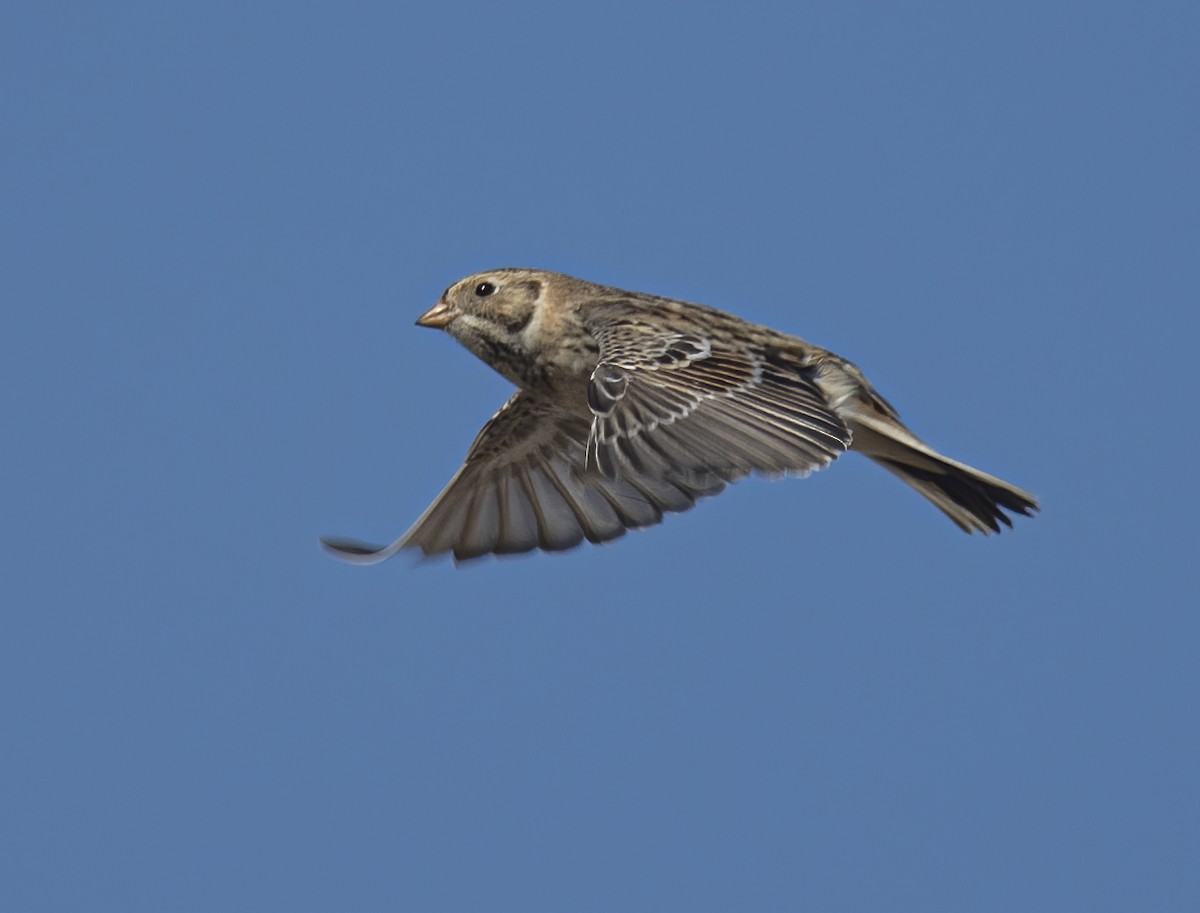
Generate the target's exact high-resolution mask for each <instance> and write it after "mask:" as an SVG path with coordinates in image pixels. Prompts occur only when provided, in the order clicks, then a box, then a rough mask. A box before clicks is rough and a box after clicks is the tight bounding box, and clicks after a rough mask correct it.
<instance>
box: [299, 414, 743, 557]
mask: <svg viewBox="0 0 1200 913" xmlns="http://www.w3.org/2000/svg"><path fill="white" fill-rule="evenodd" d="M587 437H588V421H587V419H586V418H585V417H583V416H575V415H570V414H567V413H563V412H562V411H560V410H557V409H553V408H551V407H548V406H546V405H545V404H544V403H543V402H541V401H540V400H538V398H536V397H534V396H531V395H530V394H528V393H524V392H518V393H516V394H515V395H514V396H513V397H512V398H511V399H510V400H509V401H508V402H507V403H505V404H504V405H503V406H502V407H501V408H500V411H499V412H497V413H496V414H495V415H494V416H493V417H492V419H491V420H490V421H489V422H488V423H487V424H486V425H484V426H483V430H482V431H480V432H479V436H478V437H476V438H475V443H474V444H472V445H471V449H470V452H468V454H467V459H466V462H465V463H464V464H463V467H462V469H460V470H459V471H458V473H457V474H456V475H455V476H454V478H453V479H451V480H450V484H448V485H447V486H446V488H445V490H444V491H443V492H442V493H441V494H440V495H438V497H437V500H435V501H434V502H433V504H432V505H431V506H430V507H429V509H428V510H427V511H425V513H424V514H423V515H422V516H421V518H420V519H419V520H417V522H416V523H415V524H413V527H412V529H410V530H409V531H408V532H407V533H405V534H404V535H403V536H402V537H401V538H400V539H397V540H396V541H395V542H393V543H392V544H391V545H388V546H375V545H368V544H365V543H360V542H353V541H348V540H343V539H322V540H321V542H322V544H323V545H324V546H325V548H326V549H328V550H329V551H330V552H332V553H333V554H335V555H337V556H338V557H341V558H345V559H347V560H350V561H357V562H361V563H368V564H370V563H374V562H377V561H382V560H384V559H385V558H389V557H391V556H392V555H394V554H396V553H397V552H399V551H400V550H401V549H406V548H419V549H421V551H422V552H424V554H425V555H426V556H432V555H440V554H442V553H444V552H453V553H454V558H455V560H458V561H463V560H466V559H469V558H477V557H479V556H481V555H486V554H489V553H495V554H498V555H502V554H515V553H517V552H527V551H532V550H533V549H539V548H540V549H543V550H545V551H562V550H563V549H568V548H572V547H574V546H576V545H578V544H579V543H580V542H582V541H583V540H584V539H587V540H588V541H589V542H607V541H608V540H610V539H615V538H617V537H618V536H621V535H624V533H625V530H627V529H632V528H634V527H639V526H650V525H652V524H655V523H658V522H659V521H661V520H662V518H663V514H665V513H672V512H678V511H684V510H687V509H688V508H690V507H692V506H693V505H694V504H695V503H696V499H697V498H700V497H703V496H706V495H713V494H716V493H717V492H719V491H720V490H721V489H722V488H723V487H724V482H722V480H721V479H719V478H716V477H715V476H702V475H698V474H689V475H687V476H686V478H684V477H682V476H681V477H672V476H657V477H655V478H652V479H644V478H625V479H619V480H617V479H609V478H605V477H604V476H602V475H600V474H599V473H596V472H595V471H589V470H587V469H586V468H585V466H584V460H585V451H586V444H587Z"/></svg>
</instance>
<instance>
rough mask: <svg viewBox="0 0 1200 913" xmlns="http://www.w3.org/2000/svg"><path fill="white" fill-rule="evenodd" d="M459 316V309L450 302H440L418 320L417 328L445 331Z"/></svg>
mask: <svg viewBox="0 0 1200 913" xmlns="http://www.w3.org/2000/svg"><path fill="white" fill-rule="evenodd" d="M457 316H458V309H457V308H455V307H454V305H452V304H451V303H450V302H449V301H444V300H443V301H439V302H438V303H437V304H435V305H434V306H433V307H431V308H430V309H429V310H427V311H426V312H425V313H424V314H422V315H421V316H420V317H418V318H417V326H419V327H431V328H432V329H435V330H440V329H443V328H444V327H447V326H449V325H450V324H451V323H453V321H454V318H455V317H457Z"/></svg>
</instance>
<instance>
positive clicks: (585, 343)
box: [321, 267, 1039, 564]
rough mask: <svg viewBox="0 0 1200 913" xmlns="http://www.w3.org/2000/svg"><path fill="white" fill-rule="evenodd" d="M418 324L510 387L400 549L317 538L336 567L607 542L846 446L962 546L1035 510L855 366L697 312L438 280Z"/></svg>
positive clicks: (525, 273)
mask: <svg viewBox="0 0 1200 913" xmlns="http://www.w3.org/2000/svg"><path fill="white" fill-rule="evenodd" d="M417 325H418V326H421V327H428V328H432V329H438V330H443V331H445V332H447V333H449V334H450V335H451V336H452V337H454V338H455V339H456V340H457V341H458V342H459V343H461V344H462V345H463V346H464V347H466V348H467V349H468V350H469V351H470V352H472V353H473V354H474V355H476V356H477V357H479V358H480V359H481V360H482V361H484V362H485V363H487V364H488V365H490V366H491V367H492V368H494V369H495V370H496V371H498V372H499V373H500V374H501V375H503V376H504V377H505V378H507V379H508V380H509V381H511V382H512V383H513V384H514V385H515V386H516V388H517V389H516V392H515V393H513V395H512V396H511V397H510V398H509V399H508V401H507V402H505V403H504V405H503V406H501V407H500V410H499V411H498V412H497V413H496V414H495V415H494V416H493V417H492V418H491V419H490V420H489V421H488V422H487V423H486V424H485V425H484V426H483V428H482V430H480V432H479V434H478V435H477V437H476V438H475V441H474V443H473V444H472V445H471V447H470V449H469V451H468V453H467V456H466V460H465V462H464V463H463V465H462V467H461V468H460V469H459V471H458V472H457V473H456V474H455V475H454V477H453V478H452V479H451V480H450V482H449V483H448V484H447V485H446V487H445V489H444V490H443V491H442V492H441V494H440V495H438V497H437V498H436V499H435V500H434V502H433V503H432V505H430V507H429V508H428V509H427V510H426V511H425V513H423V514H422V515H421V516H420V518H419V519H418V520H417V521H416V523H414V524H413V526H412V527H411V528H410V529H409V530H408V531H407V532H406V533H405V534H404V535H403V536H401V537H400V538H399V539H397V540H395V541H394V542H392V543H391V544H390V545H373V544H368V543H365V542H360V541H357V540H353V539H342V538H334V537H325V538H323V539H322V540H321V542H322V545H323V546H324V547H325V549H327V550H328V551H329V552H331V553H332V554H334V555H336V556H338V557H340V558H343V559H346V560H348V561H351V562H356V563H362V564H373V563H376V562H379V561H383V560H384V559H387V558H390V557H392V556H393V555H395V554H397V553H399V552H401V551H404V550H413V551H418V552H420V553H422V554H423V555H424V556H425V557H434V556H438V555H444V554H446V553H450V554H452V555H453V558H454V560H455V562H456V563H458V562H463V561H470V560H472V559H475V558H480V557H482V556H485V555H489V554H495V555H508V554H519V553H523V552H530V551H534V550H539V549H540V550H542V551H546V552H558V551H564V550H566V549H570V548H574V547H575V546H577V545H579V544H581V543H582V542H583V541H584V540H587V541H588V542H594V543H601V542H608V541H609V540H612V539H616V538H618V537H620V536H622V535H624V533H625V532H626V531H627V530H629V529H634V528H639V527H646V526H651V525H653V524H656V523H658V522H660V521H661V520H662V519H663V516H664V515H665V514H668V513H678V512H681V511H685V510H688V509H690V508H691V507H693V506H694V505H695V504H696V502H697V501H699V500H700V499H702V498H706V497H710V496H712V495H715V494H717V493H719V492H720V491H722V490H723V489H724V488H725V487H726V486H727V485H729V484H730V483H733V482H736V481H738V480H739V479H742V478H744V477H746V476H748V475H751V474H756V475H761V476H766V477H780V476H805V475H808V474H809V473H810V472H813V471H815V470H818V469H822V468H824V467H825V466H827V465H829V464H830V463H831V462H833V460H834V459H836V458H837V457H838V456H840V455H841V454H843V453H845V452H846V451H848V450H854V451H857V452H858V453H861V454H863V455H865V456H867V457H869V458H870V459H871V460H873V461H874V462H876V463H878V464H879V465H880V466H882V467H884V468H885V469H887V470H889V471H890V472H892V473H893V474H895V475H896V476H898V477H899V478H900V479H901V480H903V481H904V482H907V483H908V484H909V485H910V486H912V487H913V488H914V489H915V490H916V491H917V492H919V493H920V494H921V495H923V496H924V497H925V498H927V499H928V500H929V501H931V502H932V503H933V505H934V506H935V507H937V508H938V509H939V510H940V511H942V513H944V514H945V515H946V516H947V517H949V518H950V520H952V521H953V522H954V523H955V524H956V525H957V526H958V527H959V528H960V529H962V530H964V531H965V532H968V533H974V532H980V533H983V534H985V535H987V534H990V533H998V532H1000V531H1001V529H1002V528H1003V527H1011V526H1012V519H1011V518H1010V516H1009V514H1010V513H1011V514H1014V515H1017V514H1019V515H1024V516H1031V515H1032V514H1033V513H1034V512H1036V511H1037V510H1039V505H1038V502H1037V499H1036V498H1035V497H1034V495H1032V494H1030V493H1029V492H1027V491H1025V490H1023V489H1021V488H1018V487H1017V486H1015V485H1012V484H1010V483H1008V482H1005V481H1003V480H1001V479H999V478H997V477H996V476H992V475H989V474H987V473H985V472H982V471H980V470H978V469H975V468H973V467H971V466H968V465H966V464H965V463H961V462H958V461H957V460H953V459H950V458H949V457H946V456H943V455H942V454H941V453H939V452H938V451H936V450H934V449H933V448H932V447H930V446H929V445H928V444H926V443H925V442H924V441H923V440H921V439H920V438H919V437H917V436H916V435H915V434H914V433H913V432H912V431H910V430H909V429H908V428H907V427H906V426H905V424H904V423H903V422H902V421H901V420H900V415H899V413H898V412H897V411H896V409H895V408H893V407H892V405H891V404H890V403H888V401H887V400H885V399H884V398H883V397H882V396H881V395H880V394H879V393H878V392H877V391H876V390H875V388H874V387H873V386H872V385H871V383H870V382H869V381H868V380H867V378H866V376H865V375H864V374H863V372H862V370H861V369H859V368H858V366H857V365H855V364H854V363H852V362H850V361H848V360H846V359H845V358H842V357H841V356H838V355H835V354H834V353H833V352H830V351H828V350H827V349H823V348H821V347H820V346H817V345H814V344H812V343H810V342H807V341H805V340H803V339H801V338H799V337H797V336H792V335H790V334H787V333H784V332H781V331H778V330H773V329H771V328H769V327H766V326H760V325H757V324H753V323H750V322H748V321H745V320H742V319H741V318H739V317H735V316H734V315H732V314H728V313H725V312H724V311H720V310H717V309H715V308H712V307H708V306H705V305H701V304H694V303H691V302H687V301H680V300H676V299H673V298H667V297H662V296H658V295H650V294H645V293H641V292H630V291H625V290H622V289H618V288H613V287H610V286H606V285H599V284H596V283H593V282H589V281H586V280H583V279H577V278H574V277H572V276H568V275H565V274H562V273H555V272H548V271H545V270H537V269H526V268H511V267H509V268H503V269H495V270H489V271H486V272H482V273H476V274H474V275H472V276H468V277H466V278H465V279H462V280H460V281H458V282H456V283H454V284H453V285H451V286H450V287H449V288H447V289H446V290H445V292H443V294H442V296H441V298H440V299H439V300H438V301H437V303H436V304H434V305H433V307H431V308H430V309H429V310H427V311H426V312H425V313H424V314H422V315H421V316H420V317H419V318H418V319H417Z"/></svg>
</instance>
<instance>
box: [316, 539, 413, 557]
mask: <svg viewBox="0 0 1200 913" xmlns="http://www.w3.org/2000/svg"><path fill="white" fill-rule="evenodd" d="M321 548H323V549H325V551H327V552H329V554H331V555H333V556H334V557H335V558H340V559H341V560H343V561H349V562H351V563H352V564H378V563H379V562H380V561H386V560H387V559H388V558H390V557H392V555H394V554H396V552H397V551H398V550H399V549H398V546H397V545H396V544H395V543H393V544H392V545H375V544H373V543H371V542H360V541H359V540H357V539H341V538H338V537H336V536H322V537H321Z"/></svg>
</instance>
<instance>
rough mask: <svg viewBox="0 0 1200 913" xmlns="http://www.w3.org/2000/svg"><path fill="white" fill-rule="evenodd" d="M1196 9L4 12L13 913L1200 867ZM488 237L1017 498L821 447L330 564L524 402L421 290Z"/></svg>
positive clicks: (5, 538) (767, 900)
mask: <svg viewBox="0 0 1200 913" xmlns="http://www.w3.org/2000/svg"><path fill="white" fill-rule="evenodd" d="M418 6H419V9H418V8H417V7H418ZM1197 25H1200V21H1198V15H1197V13H1196V9H1195V6H1194V4H1185V3H1156V2H1150V3H1139V4H1132V3H1130V4H1106V3H1078V2H1076V3H1061V2H1044V0H1043V2H1038V3H1021V2H1006V3H993V4H963V3H903V4H896V3H843V4H823V5H813V4H800V5H796V4H790V5H786V6H785V5H778V6H771V5H763V6H755V7H747V6H745V5H740V6H734V5H730V6H727V7H720V6H710V7H705V8H698V7H696V6H695V5H682V4H681V5H669V4H621V3H616V4H606V5H604V6H603V7H599V6H593V7H591V8H588V9H579V8H572V7H569V6H563V5H557V4H543V5H531V4H524V5H517V6H511V5H497V4H480V5H471V4H456V3H443V4H419V5H418V4H407V5H404V4H336V5H335V4H329V5H320V4H308V5H303V6H301V5H294V4H269V3H263V4H252V5H249V6H247V5H243V4H224V3H209V4H204V5H196V6H191V7H184V6H182V5H162V4H148V3H147V4H128V3H111V4H69V3H68V4H37V5H34V4H23V5H19V6H16V7H12V8H9V9H7V11H6V12H5V13H4V14H3V27H0V92H2V93H3V94H2V106H3V107H2V109H0V114H2V117H0V137H2V143H0V156H2V157H3V169H2V170H3V174H2V175H0V242H2V248H3V251H4V255H3V262H4V266H3V269H0V296H2V299H3V301H4V316H3V332H2V333H0V379H2V381H3V383H2V384H0V391H2V392H0V396H2V397H3V414H4V416H5V423H6V439H7V446H6V447H5V448H4V467H5V472H4V473H3V482H0V486H2V492H3V505H4V512H3V518H4V522H3V523H2V524H0V537H2V541H0V554H3V556H4V558H3V574H2V576H0V580H2V583H0V602H2V604H3V610H2V612H0V619H2V621H3V628H4V630H3V636H0V726H2V731H3V751H2V752H0V771H2V776H0V910H5V911H7V910H13V911H18V910H19V911H25V913H36V911H59V910H64V911H65V910H83V909H86V910H92V911H108V910H112V911H126V913H128V911H140V910H148V911H159V913H161V911H193V910H194V911H210V910H217V909H219V910H228V911H239V910H246V911H272V910H279V911H309V910H312V911H333V910H356V911H373V910H392V911H396V910H414V911H415V910H420V911H473V910H489V911H509V910H511V911H526V913H528V911H609V910H625V911H673V910H678V911H706V910H730V909H743V910H772V911H774V910H805V909H812V910H838V911H877V910H892V911H904V910H921V911H931V910H955V911H962V910H997V911H1000V910H1004V911H1010V910H1014V909H1020V910H1032V911H1038V910H1047V911H1051V910H1052V911H1063V910H1089V911H1102V910H1130V909H1145V910H1189V909H1195V908H1196V907H1197V904H1200V874H1198V872H1200V870H1198V869H1197V867H1196V864H1195V861H1196V858H1197V855H1198V853H1200V825H1198V824H1197V821H1198V820H1200V816H1198V814H1197V800H1198V799H1200V795H1198V793H1200V788H1198V786H1197V778H1196V773H1195V772H1196V771H1197V770H1200V736H1198V733H1197V725H1196V707H1197V699H1198V698H1200V693H1198V692H1200V687H1198V686H1200V674H1198V672H1197V663H1196V643H1197V636H1198V635H1200V622H1198V620H1197V608H1196V596H1195V590H1196V583H1197V577H1196V573H1195V564H1194V560H1195V559H1194V557H1193V552H1194V549H1195V544H1196V532H1195V523H1194V515H1195V510H1196V507H1197V498H1196V495H1195V491H1194V485H1193V484H1192V482H1191V480H1192V479H1193V477H1194V473H1195V459H1196V453H1197V445H1198V443H1200V441H1198V440H1197V432H1196V428H1195V421H1194V420H1193V417H1194V413H1195V409H1196V407H1195V403H1194V392H1195V389H1196V382H1195V376H1194V370H1193V367H1192V365H1193V363H1194V358H1195V355H1194V352H1195V337H1196V330H1197V321H1196V317H1195V312H1196V307H1197V302H1198V301H1200V270H1198V267H1197V253H1198V252H1200V205H1198V204H1200V198H1198V197H1200V195H1198V194H1197V177H1196V174H1197V172H1196V163H1197V162H1198V161H1200V127H1198V123H1200V122H1198V121H1197V118H1196V111H1197V105H1198V102H1200V98H1198V93H1197V86H1200V73H1197V69H1198V68H1197V64H1196V55H1195V48H1194V35H1195V33H1196V27H1197ZM501 265H528V266H538V267H543V268H548V269H557V270H561V271H565V272H570V273H574V274H577V275H582V276H585V277H587V278H590V279H594V280H596V281H601V282H606V283H609V284H613V285H618V286H623V287H627V288H635V289H641V290H645V291H651V292H655V293H659V294H667V295H673V296H676V297H681V298H688V299H692V300H699V301H703V302H705V303H708V304H712V305H715V306H718V307H723V308H725V309H728V310H731V311H734V312H736V313H738V314H740V315H742V316H745V317H747V318H750V319H753V320H756V321H759V322H763V323H767V324H770V325H773V326H776V327H779V328H780V329H784V330H788V331H791V332H794V333H797V334H799V335H802V336H804V337H806V338H808V339H811V340H813V341H814V342H818V343H820V344H822V345H825V346H827V347H829V348H832V349H834V350H835V351H837V352H839V353H841V354H843V355H845V356H847V357H850V358H852V359H854V360H855V361H857V362H858V363H859V364H861V365H862V366H864V368H865V369H866V370H867V372H868V373H869V375H870V376H871V378H872V380H873V381H874V382H875V384H876V385H877V386H878V387H879V388H880V389H881V390H882V391H883V393H884V394H885V395H886V396H887V397H888V398H889V399H891V400H892V401H893V402H894V403H895V404H896V405H897V406H898V407H899V408H900V410H901V411H902V413H903V414H904V416H905V418H906V420H908V421H909V423H910V424H911V425H912V426H913V427H914V429H916V430H917V431H918V433H920V434H922V435H923V436H925V437H926V438H928V439H929V440H930V441H931V442H932V443H933V444H934V445H936V446H938V447H940V448H942V449H943V450H944V451H945V452H947V453H948V454H950V455H951V456H954V457H957V458H959V459H963V460H966V461H968V462H971V463H973V464H975V465H978V466H980V467H981V468H983V469H985V470H987V471H989V472H993V473H996V474H998V475H1001V476H1003V477H1005V478H1008V479H1011V480H1012V481H1014V482H1016V483H1018V484H1020V485H1023V486H1025V487H1028V488H1029V489H1031V490H1032V491H1034V492H1036V493H1038V494H1039V495H1040V496H1041V498H1042V500H1043V505H1044V513H1043V514H1042V515H1041V516H1039V517H1038V518H1037V519H1036V520H1033V521H1024V520H1022V521H1018V523H1017V528H1016V529H1015V530H1014V531H1013V532H1011V533H1006V534H1005V535H1003V536H1000V537H998V538H991V539H986V540H985V539H983V538H980V537H975V538H968V537H966V536H963V535H962V534H960V533H959V532H958V531H957V530H955V529H954V527H953V526H952V525H951V524H950V523H949V522H947V521H946V520H945V519H944V518H942V517H941V516H940V515H939V514H938V513H937V512H936V511H935V510H934V509H932V508H931V507H930V506H929V505H927V504H926V503H924V502H923V501H922V500H921V499H920V498H919V497H918V496H916V495H915V494H914V493H912V492H911V491H909V490H908V489H906V488H905V487H904V486H903V485H901V484H899V483H898V482H897V481H896V480H895V479H893V478H892V477H891V476H889V475H888V474H887V473H885V472H882V471H880V470H879V469H878V468H877V467H874V466H872V465H870V464H869V463H868V462H867V461H866V460H863V459H861V458H860V457H858V456H855V455H851V456H849V457H847V458H845V459H843V460H839V461H838V463H837V464H835V465H834V466H833V467H831V468H830V469H829V470H828V471H826V472H822V473H820V474H818V475H815V476H813V477H812V478H810V479H808V480H805V481H803V482H800V481H788V482H776V483H768V482H763V481H758V480H750V481H747V482H745V483H742V484H739V485H737V486H735V487H734V488H733V489H732V490H731V491H729V492H728V493H726V494H724V495H722V496H721V497H720V498H717V499H715V500H712V501H709V502H706V503H704V504H703V505H702V506H701V507H700V508H698V509H696V510H695V511H693V512H691V513H688V514H685V515H682V516H677V517H673V518H670V519H669V520H668V521H667V522H666V523H664V524H663V525H662V526H661V527H658V528H656V529H653V530H650V531H645V532H641V533H636V534H631V535H629V536H628V537H626V538H625V539H624V540H623V541H620V542H618V543H616V544H613V545H611V546H608V547H604V548H595V547H593V548H587V549H582V550H578V551H576V552H572V553H570V554H567V555H557V556H537V557H533V558H529V559H516V560H506V561H488V562H483V563H480V564H477V565H474V566H470V567H466V568H460V569H455V568H454V567H453V566H452V565H451V564H449V563H440V564H432V565H426V566H414V565H413V564H412V562H409V561H406V560H403V559H401V560H396V561H393V562H390V563H389V564H386V565H383V566H380V567H374V568H359V567H350V566H347V565H344V564H341V563H338V562H336V561H334V560H332V559H330V558H329V557H328V556H326V555H325V554H323V553H322V552H321V551H320V549H319V548H318V546H317V537H318V536H319V535H322V534H339V535H354V536H361V537H364V538H368V539H377V540H380V541H383V540H387V539H390V538H391V537H393V536H395V535H397V534H399V533H400V532H402V531H403V530H404V529H405V528H406V527H407V526H408V524H409V523H410V522H411V521H412V520H413V519H414V518H415V517H416V516H417V515H418V514H419V513H420V512H421V511H422V510H423V509H424V507H425V506H426V505H427V503H428V502H429V501H430V500H431V498H432V497H433V496H434V495H435V494H436V492H437V491H438V490H439V489H440V487H441V486H442V484H443V483H444V482H445V481H446V480H447V479H448V478H449V476H450V475H451V473H453V472H454V470H455V469H456V468H457V466H458V464H459V461H460V459H461V457H462V456H463V454H464V453H465V451H466V448H467V446H468V445H469V443H470V441H471V439H472V438H473V437H474V435H475V433H476V431H477V429H478V428H479V426H480V425H481V424H482V423H483V422H484V421H485V420H486V419H487V418H488V416H490V415H491V413H492V412H493V411H494V410H495V408H496V407H497V406H498V405H499V404H500V403H501V402H502V401H503V400H504V399H505V397H506V396H507V395H508V388H507V386H506V383H505V382H504V381H503V380H502V379H501V378H500V377H499V376H497V375H495V374H493V373H492V372H491V371H490V370H489V369H488V368H487V367H485V366H484V365H482V364H480V363H478V362H476V361H475V360H474V359H473V358H472V357H471V356H470V355H469V354H468V353H466V352H465V351H464V350H462V349H460V348H458V347H457V346H456V345H455V344H454V343H453V341H452V340H450V339H449V338H446V337H445V336H444V335H439V334H436V333H433V332H430V331H428V330H422V329H419V328H417V327H414V326H413V325H412V324H413V320H414V319H415V318H416V317H417V316H418V315H419V314H420V313H421V312H422V311H423V310H424V309H425V308H427V307H428V306H429V305H430V304H432V303H433V301H434V300H435V299H436V298H437V296H438V295H439V294H440V292H441V290H442V289H443V288H444V287H445V286H446V285H448V284H449V283H450V282H452V281H454V280H455V279H457V278H459V277H461V276H463V275H465V274H468V273H471V272H475V271H478V270H481V269H486V268H490V267H494V266H501Z"/></svg>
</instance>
